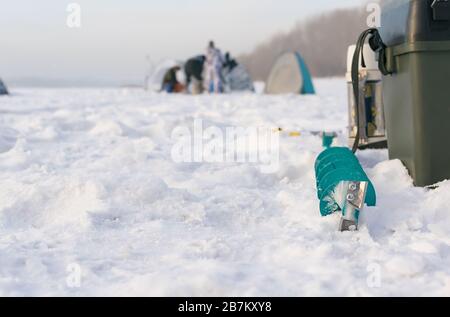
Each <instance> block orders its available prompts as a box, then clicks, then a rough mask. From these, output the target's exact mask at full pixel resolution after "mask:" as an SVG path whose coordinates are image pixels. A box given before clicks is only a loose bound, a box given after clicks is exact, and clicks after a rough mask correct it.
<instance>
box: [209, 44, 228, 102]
mask: <svg viewBox="0 0 450 317" xmlns="http://www.w3.org/2000/svg"><path fill="white" fill-rule="evenodd" d="M223 63H224V58H223V56H222V52H221V51H220V50H219V49H218V48H216V46H215V44H214V42H213V41H211V42H209V45H208V49H207V53H206V76H207V81H206V83H207V85H208V86H207V89H208V91H209V92H215V93H221V92H223V78H222V67H223Z"/></svg>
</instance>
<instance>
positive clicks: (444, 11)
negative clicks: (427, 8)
mask: <svg viewBox="0 0 450 317" xmlns="http://www.w3.org/2000/svg"><path fill="white" fill-rule="evenodd" d="M431 8H433V19H434V20H435V21H448V20H450V1H449V0H434V2H433V4H432V5H431Z"/></svg>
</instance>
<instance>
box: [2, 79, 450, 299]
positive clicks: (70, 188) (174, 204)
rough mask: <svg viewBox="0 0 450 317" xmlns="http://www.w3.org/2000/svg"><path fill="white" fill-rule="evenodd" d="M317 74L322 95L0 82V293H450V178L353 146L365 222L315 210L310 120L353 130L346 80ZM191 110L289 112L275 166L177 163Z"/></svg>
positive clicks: (231, 114)
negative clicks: (5, 92) (179, 137)
mask: <svg viewBox="0 0 450 317" xmlns="http://www.w3.org/2000/svg"><path fill="white" fill-rule="evenodd" d="M315 84H316V86H317V89H318V95H317V96H294V95H286V96H266V95H262V94H234V95H226V96H195V97H193V96H181V95H180V96H171V95H166V94H156V93H154V94H153V93H148V92H144V91H140V90H132V89H129V90H127V89H117V90H114V89H109V90H108V89H105V90H94V89H92V90H90V89H55V90H51V89H48V90H38V89H18V90H15V91H12V93H13V95H12V96H9V97H0V295H1V296H23V295H30V296H44V295H69V296H80V295H87V296H98V295H119V296H131V295H145V296H312V295H331V296H335V295H347V296H348V295H350V296H359V295H362V296H393V295H397V296H408V295H424V296H425V295H426V296H430V295H439V296H445V295H446V296H448V295H450V210H449V204H448V196H449V193H450V182H448V181H447V182H443V183H441V184H440V187H439V188H438V189H436V190H427V189H423V188H415V187H414V186H413V185H412V181H411V179H410V177H409V176H408V173H407V171H406V169H405V168H404V167H403V165H402V164H401V163H400V162H399V161H396V160H393V161H389V160H388V155H387V152H386V151H384V150H368V151H362V152H360V153H359V154H358V156H359V157H360V159H361V162H362V164H363V165H364V167H365V168H366V171H367V173H368V175H369V176H370V177H371V179H372V180H373V182H374V185H375V188H376V190H377V194H378V205H377V207H374V208H367V209H365V211H364V212H363V214H362V215H361V217H362V219H361V224H360V231H358V232H352V233H349V232H348V233H339V232H338V231H337V226H338V220H339V217H338V215H335V216H331V217H327V218H321V217H320V215H319V209H318V201H317V199H316V191H315V180H314V169H313V165H314V161H315V157H316V156H317V155H318V153H320V151H321V139H320V138H319V137H318V136H316V135H315V134H313V133H311V132H315V131H322V130H327V131H337V132H339V138H338V144H340V145H344V144H346V137H345V131H346V123H347V111H346V104H347V102H346V91H347V90H346V87H345V81H344V79H340V78H337V79H322V80H316V82H315ZM195 119H202V120H203V121H204V123H205V125H214V126H218V127H220V128H224V127H230V126H243V127H246V126H266V127H270V128H276V127H282V128H284V131H283V132H281V139H280V168H279V169H278V171H277V172H276V173H273V174H264V173H262V172H261V171H260V169H259V168H258V167H257V166H255V165H252V164H245V163H214V164H212V163H175V162H174V161H173V160H172V158H171V149H172V146H173V145H174V142H175V141H174V140H173V139H172V138H171V135H172V131H173V130H174V129H175V128H176V127H178V126H186V127H192V125H193V122H194V120H195ZM289 131H301V132H302V134H301V136H300V137H290V136H289V133H288V132H289ZM78 272H81V275H80V278H79V279H77V276H78V275H77V273H78Z"/></svg>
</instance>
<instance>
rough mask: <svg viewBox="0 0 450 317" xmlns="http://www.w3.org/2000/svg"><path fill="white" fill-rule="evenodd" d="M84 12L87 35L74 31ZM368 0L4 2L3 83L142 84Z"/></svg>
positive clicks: (0, 23) (0, 38) (0, 15)
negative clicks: (201, 56)
mask: <svg viewBox="0 0 450 317" xmlns="http://www.w3.org/2000/svg"><path fill="white" fill-rule="evenodd" d="M72 2H76V3H78V4H80V5H81V9H82V11H81V28H69V27H67V25H66V21H67V16H68V14H69V13H68V12H66V9H67V5H68V4H69V3H72ZM364 2H366V1H365V0H339V1H333V0H313V1H311V0H89V1H88V0H78V1H70V0H68V1H64V0H38V1H36V0H14V1H9V0H0V5H1V6H0V8H1V9H0V76H2V77H4V78H5V79H8V78H10V79H11V80H16V79H20V78H33V77H34V78H44V79H48V78H50V79H51V78H53V79H54V78H61V79H90V80H92V79H93V80H103V81H104V80H110V81H112V82H120V81H122V82H124V83H125V82H140V81H141V79H142V77H143V76H144V74H145V72H146V69H147V68H148V64H147V62H146V59H145V56H146V55H147V54H148V55H149V56H150V57H151V59H152V60H153V61H154V62H158V61H160V60H161V59H164V58H177V59H185V58H187V57H190V56H192V55H195V54H198V53H201V52H202V51H203V50H204V48H205V47H206V43H207V41H208V40H209V39H214V40H215V41H216V42H217V44H218V46H220V47H221V48H222V49H223V50H229V51H231V52H232V53H233V54H235V55H238V54H240V53H245V52H249V51H251V49H252V48H253V47H255V45H257V44H259V43H261V42H262V41H264V40H265V39H267V38H268V37H270V36H271V35H273V34H274V33H276V32H278V31H283V30H289V28H291V27H292V26H293V25H295V23H296V22H298V21H301V20H302V19H304V18H306V17H308V16H310V15H312V14H315V13H319V12H322V11H327V10H331V9H333V8H336V7H348V6H355V5H359V4H362V3H364Z"/></svg>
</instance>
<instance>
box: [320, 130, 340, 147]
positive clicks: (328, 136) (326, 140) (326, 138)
mask: <svg viewBox="0 0 450 317" xmlns="http://www.w3.org/2000/svg"><path fill="white" fill-rule="evenodd" d="M336 137H337V134H336V133H335V132H332V133H329V132H322V146H323V147H324V148H326V149H328V148H330V147H331V145H332V144H333V141H334V139H335V138H336Z"/></svg>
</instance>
